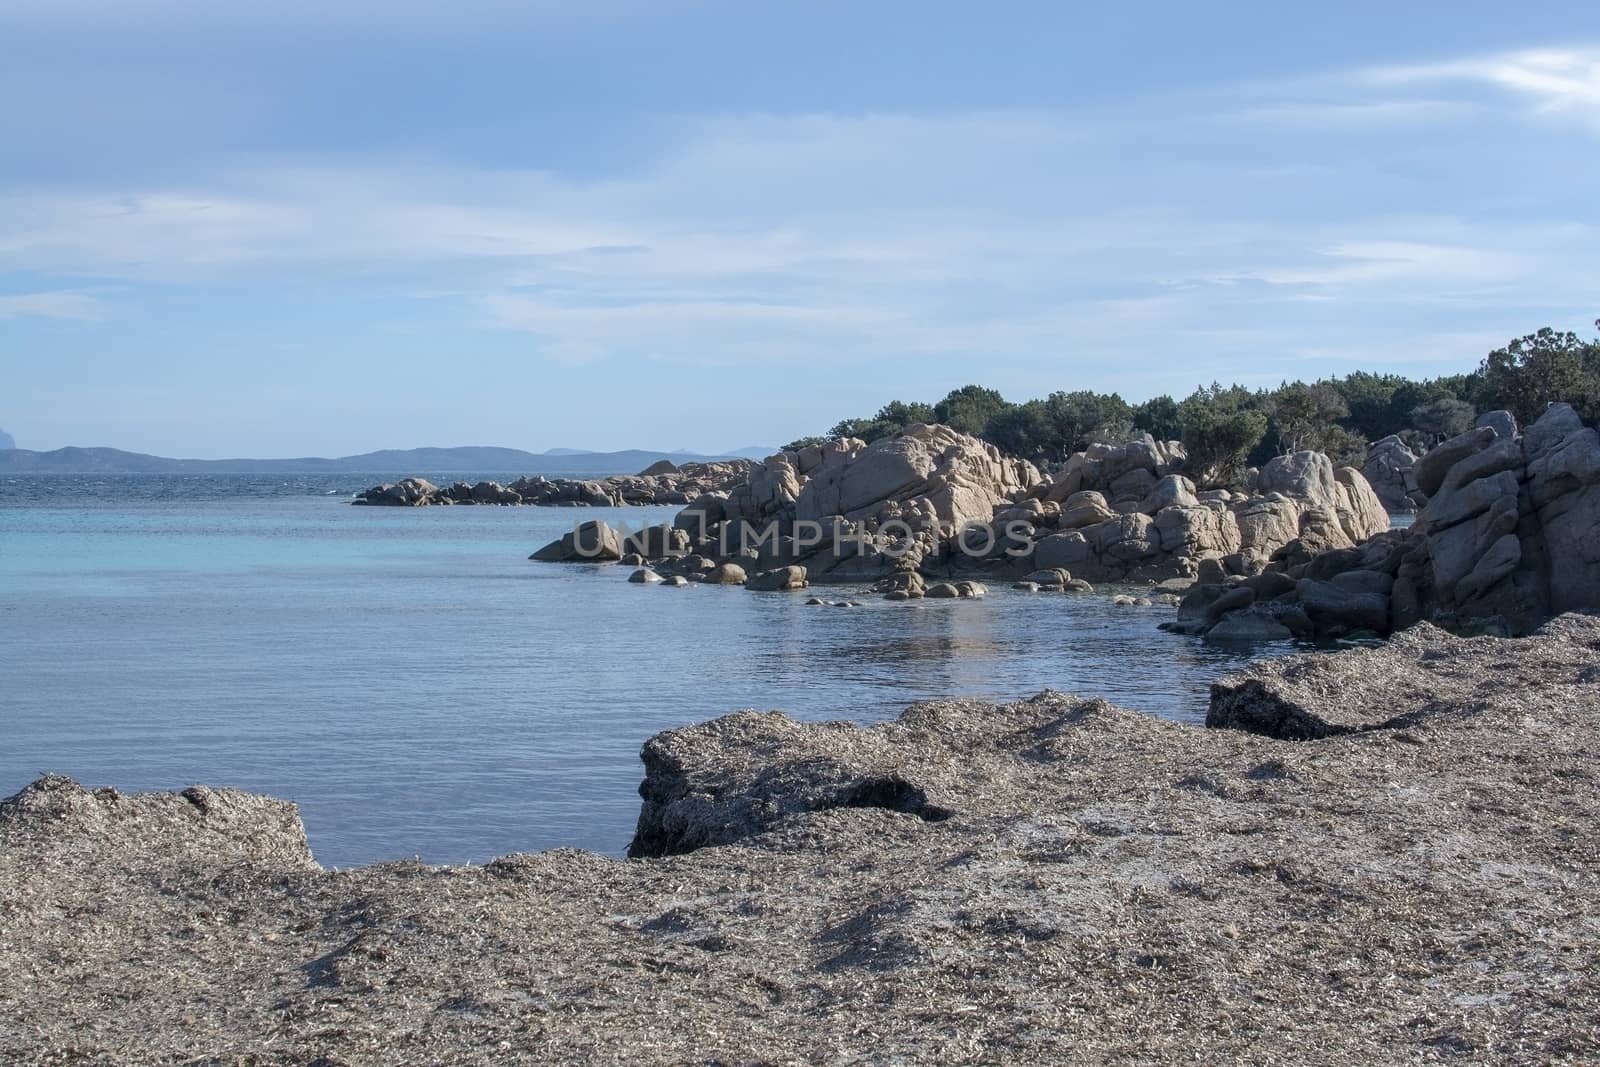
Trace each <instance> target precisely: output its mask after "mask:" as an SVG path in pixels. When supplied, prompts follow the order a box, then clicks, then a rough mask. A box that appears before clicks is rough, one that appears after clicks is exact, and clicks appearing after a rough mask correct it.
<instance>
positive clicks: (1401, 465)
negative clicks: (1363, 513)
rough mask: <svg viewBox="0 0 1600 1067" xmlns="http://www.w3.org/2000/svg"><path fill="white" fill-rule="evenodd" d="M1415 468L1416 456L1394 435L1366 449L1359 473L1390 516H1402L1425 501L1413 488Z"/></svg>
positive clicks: (1414, 487)
mask: <svg viewBox="0 0 1600 1067" xmlns="http://www.w3.org/2000/svg"><path fill="white" fill-rule="evenodd" d="M1416 465H1417V455H1416V453H1415V452H1413V451H1411V448H1410V446H1408V445H1407V444H1406V443H1405V442H1404V441H1402V440H1401V439H1400V437H1399V436H1398V435H1396V434H1390V435H1389V436H1388V437H1383V438H1379V439H1378V440H1376V441H1374V442H1372V444H1370V445H1368V446H1367V459H1366V462H1365V463H1364V464H1362V467H1361V473H1362V475H1363V476H1365V477H1366V479H1367V482H1368V483H1369V484H1370V485H1371V486H1372V491H1373V492H1375V493H1377V494H1378V499H1379V500H1381V501H1383V506H1384V507H1385V508H1387V509H1388V510H1389V512H1390V513H1391V514H1395V515H1404V514H1410V513H1411V512H1413V511H1416V510H1417V509H1418V508H1419V507H1421V506H1422V505H1423V504H1425V503H1427V501H1428V498H1427V496H1426V495H1425V494H1424V493H1423V492H1422V490H1421V489H1420V488H1419V487H1418V486H1417V479H1416V474H1415V468H1416Z"/></svg>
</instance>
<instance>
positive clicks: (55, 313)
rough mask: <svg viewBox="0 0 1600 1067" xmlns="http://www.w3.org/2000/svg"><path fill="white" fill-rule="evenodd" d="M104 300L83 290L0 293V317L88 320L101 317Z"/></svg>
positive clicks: (102, 315) (103, 313)
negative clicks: (76, 291) (82, 291)
mask: <svg viewBox="0 0 1600 1067" xmlns="http://www.w3.org/2000/svg"><path fill="white" fill-rule="evenodd" d="M105 310H106V307H105V304H104V303H102V302H101V301H100V300H98V299H96V298H95V297H92V296H89V295H87V294H84V293H73V292H53V293H11V294H0V319H20V318H41V319H76V320H79V321H89V320H94V319H99V318H103V317H104V315H105Z"/></svg>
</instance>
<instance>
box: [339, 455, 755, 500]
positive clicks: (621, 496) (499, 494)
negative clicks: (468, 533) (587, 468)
mask: <svg viewBox="0 0 1600 1067" xmlns="http://www.w3.org/2000/svg"><path fill="white" fill-rule="evenodd" d="M752 466H753V464H752V463H751V461H750V460H747V459H733V460H718V461H716V462H711V463H685V464H683V465H681V466H679V465H676V464H674V463H673V462H672V461H671V460H661V461H660V462H658V463H655V464H653V465H652V466H650V467H648V468H646V469H645V470H644V471H642V472H641V473H639V474H622V475H616V476H614V477H610V478H598V479H579V478H546V477H544V476H543V475H535V476H533V477H523V478H518V479H517V480H516V481H514V482H512V483H511V484H510V485H501V484H500V483H499V482H489V481H483V482H478V483H477V484H475V485H468V484H467V483H466V482H455V483H453V484H451V485H448V486H442V487H441V486H437V485H434V484H433V483H432V482H430V481H428V480H427V479H426V478H403V479H401V480H400V481H398V482H395V483H392V484H391V483H385V484H383V485H375V486H373V487H372V488H371V489H368V490H366V491H365V492H363V493H360V494H358V495H357V496H356V498H355V500H354V503H357V504H372V505H380V506H391V507H426V506H428V505H434V506H438V505H445V504H499V505H511V504H530V505H536V506H540V507H596V508H606V507H626V506H629V505H640V506H644V505H674V504H687V503H688V502H689V501H690V500H693V499H695V498H696V497H699V496H703V495H704V494H706V493H711V492H725V491H727V490H728V489H729V488H731V487H733V486H735V485H737V484H739V483H740V482H741V481H743V479H744V477H745V475H746V474H748V473H749V471H750V468H751V467H752Z"/></svg>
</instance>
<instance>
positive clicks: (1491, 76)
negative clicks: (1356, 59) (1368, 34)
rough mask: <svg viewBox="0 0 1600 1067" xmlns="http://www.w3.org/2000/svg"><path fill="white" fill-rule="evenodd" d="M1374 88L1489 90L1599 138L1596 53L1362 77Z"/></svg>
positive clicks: (1528, 56) (1493, 58)
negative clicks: (1464, 86) (1464, 87)
mask: <svg viewBox="0 0 1600 1067" xmlns="http://www.w3.org/2000/svg"><path fill="white" fill-rule="evenodd" d="M1361 80H1363V81H1365V82H1367V83H1369V84H1372V85H1379V86H1410V85H1428V86H1439V85H1446V84H1449V83H1457V84H1469V85H1478V86H1484V87H1489V88H1493V89H1497V90H1501V91H1503V92H1507V93H1510V94H1512V95H1514V96H1516V97H1518V98H1520V99H1522V100H1524V101H1526V102H1527V103H1528V104H1529V105H1530V113H1532V114H1536V115H1543V116H1552V117H1559V118H1570V119H1574V120H1577V121H1578V122H1580V123H1582V124H1583V125H1585V126H1587V127H1588V129H1589V130H1590V131H1591V132H1594V133H1597V134H1600V48H1573V49H1531V50H1525V51H1514V52H1503V53H1498V54H1493V55H1485V56H1477V57H1472V58H1467V59H1458V60H1451V61H1448V62H1443V63H1424V64H1417V65H1413V66H1395V67H1382V68H1377V69H1374V70H1370V71H1366V72H1364V73H1363V74H1362V78H1361Z"/></svg>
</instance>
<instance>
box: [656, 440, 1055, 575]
mask: <svg viewBox="0 0 1600 1067" xmlns="http://www.w3.org/2000/svg"><path fill="white" fill-rule="evenodd" d="M1038 478H1039V472H1038V470H1037V469H1036V468H1034V466H1033V465H1032V464H1030V463H1027V462H1025V461H1023V460H1018V459H1014V458H1012V457H1009V456H1006V455H1005V454H1003V453H1002V452H1000V451H999V450H998V449H996V448H995V447H994V446H993V445H990V444H988V443H987V442H985V441H982V440H979V439H978V438H976V437H972V436H969V435H967V434H962V433H959V432H957V431H955V430H952V429H950V428H949V427H947V426H928V425H916V426H911V427H909V428H907V429H906V430H905V431H903V432H901V433H899V434H897V435H895V436H893V437H889V438H885V439H883V440H880V441H876V442H874V443H873V444H871V445H868V444H866V443H865V442H862V441H860V440H857V439H855V438H840V439H836V440H833V441H829V442H828V443H826V444H824V445H818V446H813V447H809V448H805V449H801V450H799V451H797V452H780V453H778V454H777V455H775V456H772V457H771V458H769V459H767V460H765V461H764V462H762V463H760V464H758V465H757V466H756V467H755V468H754V469H752V470H751V472H750V474H749V476H748V478H746V479H745V481H744V482H743V483H742V484H740V485H738V486H736V487H735V488H734V489H733V490H732V491H731V492H728V493H726V494H723V493H708V494H706V495H704V496H702V497H700V498H699V499H696V500H695V501H693V502H692V503H691V504H690V505H689V506H688V507H687V508H685V509H684V510H683V511H682V512H680V513H679V515H678V517H677V519H676V520H674V525H676V526H677V527H678V528H679V529H682V530H685V531H686V532H688V533H689V535H690V537H691V538H692V540H693V548H694V551H696V552H699V553H701V554H704V555H708V556H711V557H713V558H721V559H731V560H737V561H740V562H741V563H743V564H745V565H747V569H753V570H771V569H774V568H778V567H785V566H803V567H805V568H806V570H807V573H808V577H809V580H810V581H813V582H815V581H832V582H846V581H849V582H854V581H873V580H876V579H878V578H881V577H883V576H885V575H888V574H893V573H896V572H900V571H909V570H917V569H919V568H920V567H922V566H923V565H924V564H925V563H927V564H929V565H930V566H931V565H933V564H934V563H936V561H938V560H940V559H943V558H946V557H948V556H949V555H951V554H953V553H954V552H955V551H956V538H958V537H959V536H960V534H961V531H962V529H963V528H965V527H966V526H968V525H980V526H981V525H985V524H988V523H990V522H992V521H993V519H994V516H995V513H996V511H997V510H999V509H1003V508H1005V507H1008V506H1010V505H1011V504H1012V503H1013V502H1014V501H1015V500H1016V499H1018V498H1019V497H1021V496H1022V494H1023V493H1024V491H1025V490H1026V489H1027V487H1028V486H1029V485H1030V484H1033V483H1034V482H1036V481H1037V480H1038Z"/></svg>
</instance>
